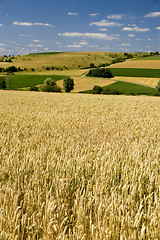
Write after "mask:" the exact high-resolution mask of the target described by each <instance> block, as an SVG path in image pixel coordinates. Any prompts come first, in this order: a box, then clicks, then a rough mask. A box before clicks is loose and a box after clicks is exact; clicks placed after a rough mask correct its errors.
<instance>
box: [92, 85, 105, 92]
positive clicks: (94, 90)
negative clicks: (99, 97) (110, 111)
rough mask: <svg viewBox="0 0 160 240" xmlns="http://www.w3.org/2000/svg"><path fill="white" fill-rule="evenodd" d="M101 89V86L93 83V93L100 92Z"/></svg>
mask: <svg viewBox="0 0 160 240" xmlns="http://www.w3.org/2000/svg"><path fill="white" fill-rule="evenodd" d="M102 91H103V88H101V87H100V86H98V85H95V86H94V87H93V90H92V93H93V94H101V93H102Z"/></svg>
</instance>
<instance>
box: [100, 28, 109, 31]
mask: <svg viewBox="0 0 160 240" xmlns="http://www.w3.org/2000/svg"><path fill="white" fill-rule="evenodd" d="M99 31H108V30H107V28H100V29H99Z"/></svg>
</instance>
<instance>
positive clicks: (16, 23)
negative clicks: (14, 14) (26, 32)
mask: <svg viewBox="0 0 160 240" xmlns="http://www.w3.org/2000/svg"><path fill="white" fill-rule="evenodd" d="M12 24H13V25H18V26H27V27H28V26H45V27H51V26H52V25H51V24H48V23H30V22H16V21H15V22H13V23H12Z"/></svg>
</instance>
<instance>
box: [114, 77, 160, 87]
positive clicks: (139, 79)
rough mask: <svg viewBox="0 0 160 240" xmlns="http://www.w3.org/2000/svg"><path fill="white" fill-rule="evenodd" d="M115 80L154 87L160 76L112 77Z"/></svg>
mask: <svg viewBox="0 0 160 240" xmlns="http://www.w3.org/2000/svg"><path fill="white" fill-rule="evenodd" d="M114 80H115V81H124V82H131V83H137V84H143V85H146V86H150V87H156V86H157V84H158V82H159V80H160V78H144V77H124V76H123V77H122V76H121V77H120V76H116V77H115V78H114Z"/></svg>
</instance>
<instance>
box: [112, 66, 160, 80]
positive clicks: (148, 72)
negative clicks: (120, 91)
mask: <svg viewBox="0 0 160 240" xmlns="http://www.w3.org/2000/svg"><path fill="white" fill-rule="evenodd" d="M110 70H111V72H112V74H113V75H114V76H123V77H147V78H160V69H144V68H110Z"/></svg>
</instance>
